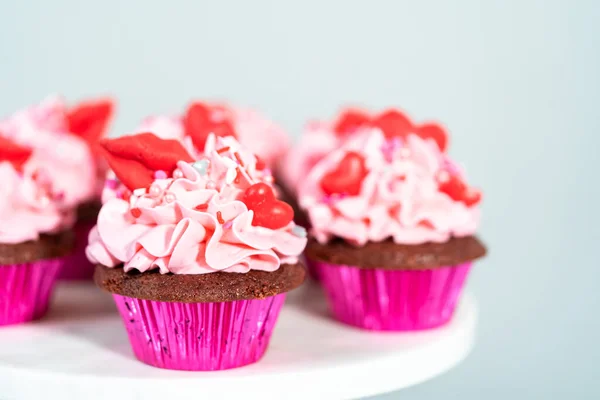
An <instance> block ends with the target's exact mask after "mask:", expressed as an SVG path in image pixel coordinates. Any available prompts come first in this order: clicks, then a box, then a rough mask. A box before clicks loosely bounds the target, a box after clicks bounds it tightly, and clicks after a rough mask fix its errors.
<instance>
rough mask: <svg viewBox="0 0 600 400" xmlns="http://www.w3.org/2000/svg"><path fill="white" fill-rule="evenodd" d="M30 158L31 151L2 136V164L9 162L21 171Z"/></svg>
mask: <svg viewBox="0 0 600 400" xmlns="http://www.w3.org/2000/svg"><path fill="white" fill-rule="evenodd" d="M29 157H31V149H28V148H26V147H23V146H19V145H18V144H16V143H15V142H13V141H12V140H9V139H7V138H5V137H3V136H2V135H1V134H0V162H2V161H8V162H9V163H11V164H12V165H13V167H15V169H16V170H21V169H22V168H23V164H25V162H27V160H28V159H29Z"/></svg>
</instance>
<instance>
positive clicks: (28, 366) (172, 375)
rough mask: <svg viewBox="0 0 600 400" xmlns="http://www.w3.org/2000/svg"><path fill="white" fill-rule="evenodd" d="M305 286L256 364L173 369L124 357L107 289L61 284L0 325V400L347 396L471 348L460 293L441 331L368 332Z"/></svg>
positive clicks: (410, 378)
mask: <svg viewBox="0 0 600 400" xmlns="http://www.w3.org/2000/svg"><path fill="white" fill-rule="evenodd" d="M305 286H306V287H304V288H302V289H299V290H297V291H296V292H294V293H291V294H290V295H289V297H288V298H289V300H288V302H287V303H286V305H285V307H284V309H283V311H282V313H281V316H280V319H279V322H278V325H277V327H276V329H275V332H274V334H273V337H272V340H271V344H270V347H269V349H268V351H267V353H266V355H265V356H264V358H263V359H262V360H261V361H260V362H259V363H257V364H254V365H251V366H247V367H243V368H238V369H233V370H228V371H219V372H181V371H168V370H161V369H157V368H152V367H149V366H146V365H144V364H142V363H140V362H138V361H137V360H136V359H135V358H134V356H133V354H132V352H131V350H130V347H129V343H128V340H127V336H126V333H125V329H124V327H123V326H122V323H121V320H120V317H119V316H118V315H117V313H116V309H115V307H114V305H113V303H112V298H111V296H110V295H108V294H106V293H103V292H101V291H100V290H98V289H96V288H95V287H93V286H92V285H91V284H63V285H62V286H60V287H59V289H58V293H57V296H56V299H55V303H54V306H53V309H52V311H51V313H50V314H49V315H48V316H47V317H46V318H45V319H44V320H42V321H39V322H36V323H32V324H27V325H21V326H16V327H4V328H0V398H1V399H2V400H13V399H14V400H17V399H18V400H22V399H46V400H54V399H56V400H59V399H60V400H71V399H73V400H75V399H76V400H79V399H87V400H94V399H128V400H130V399H131V400H134V399H144V400H153V399H157V400H175V399H179V398H182V399H184V398H185V399H220V398H234V399H244V400H248V399H255V398H256V399H261V400H265V399H272V398H273V399H284V398H285V399H316V398H318V399H321V398H327V399H349V398H357V397H362V396H370V395H375V394H379V393H385V392H389V391H393V390H397V389H401V388H405V387H407V386H410V385H414V384H417V383H420V382H423V381H426V380H428V379H431V378H433V377H435V376H436V375H439V374H441V373H443V372H444V371H447V370H448V369H450V368H452V367H453V366H455V365H456V364H458V363H459V362H460V361H461V360H463V359H464V358H465V357H466V355H467V354H468V353H469V351H470V349H471V346H472V344H473V338H474V331H475V323H476V318H477V315H476V306H475V302H474V300H473V298H472V297H470V296H469V295H468V294H467V295H465V296H464V297H463V300H462V303H461V305H460V307H459V309H458V311H457V312H456V315H455V316H454V319H453V321H452V322H451V323H450V324H448V325H447V326H445V327H443V328H440V329H435V330H432V331H429V332H424V333H373V332H366V331H361V330H358V329H354V328H351V327H347V326H344V325H342V324H339V323H336V322H334V321H333V320H331V319H329V318H328V316H327V310H326V306H325V304H324V299H323V295H322V293H321V292H320V290H319V289H318V288H317V287H316V286H314V285H313V286H311V285H305Z"/></svg>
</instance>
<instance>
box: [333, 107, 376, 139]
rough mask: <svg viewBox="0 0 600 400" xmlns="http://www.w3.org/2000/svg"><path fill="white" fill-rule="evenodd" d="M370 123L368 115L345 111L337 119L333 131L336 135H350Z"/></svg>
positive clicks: (357, 111)
mask: <svg viewBox="0 0 600 400" xmlns="http://www.w3.org/2000/svg"><path fill="white" fill-rule="evenodd" d="M369 122H371V118H370V117H369V115H367V114H366V113H364V112H363V111H360V110H346V111H344V112H342V115H340V117H339V118H338V120H337V122H336V123H335V126H334V128H333V130H334V131H335V133H337V134H338V135H343V134H345V133H350V132H352V131H354V130H356V129H357V128H359V127H360V126H363V125H367V124H369Z"/></svg>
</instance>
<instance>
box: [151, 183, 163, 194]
mask: <svg viewBox="0 0 600 400" xmlns="http://www.w3.org/2000/svg"><path fill="white" fill-rule="evenodd" d="M149 193H150V196H152V197H158V196H160V194H161V193H162V189H161V188H160V186H158V185H152V186H150V191H149Z"/></svg>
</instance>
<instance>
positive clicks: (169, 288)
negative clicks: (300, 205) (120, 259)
mask: <svg viewBox="0 0 600 400" xmlns="http://www.w3.org/2000/svg"><path fill="white" fill-rule="evenodd" d="M305 274H306V273H305V270H304V267H303V266H302V264H300V263H297V264H283V265H281V266H280V267H279V269H277V270H276V271H273V272H265V271H255V270H252V271H250V272H247V273H243V274H242V273H230V272H213V273H209V274H202V275H183V274H182V275H176V274H161V273H160V272H158V271H156V270H155V271H148V272H144V273H140V272H137V271H130V272H127V273H126V272H124V270H123V268H122V267H117V268H107V267H105V266H102V265H97V266H96V273H95V275H94V280H95V282H96V284H97V285H98V286H100V287H101V288H102V289H104V290H106V291H108V292H111V293H113V294H118V295H121V296H126V297H132V298H137V299H144V300H154V301H163V302H180V303H212V302H226V301H234V300H251V299H264V298H267V297H271V296H275V295H278V294H281V293H285V292H288V291H290V290H292V289H295V288H296V287H298V286H300V284H302V282H303V281H304V276H305Z"/></svg>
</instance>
